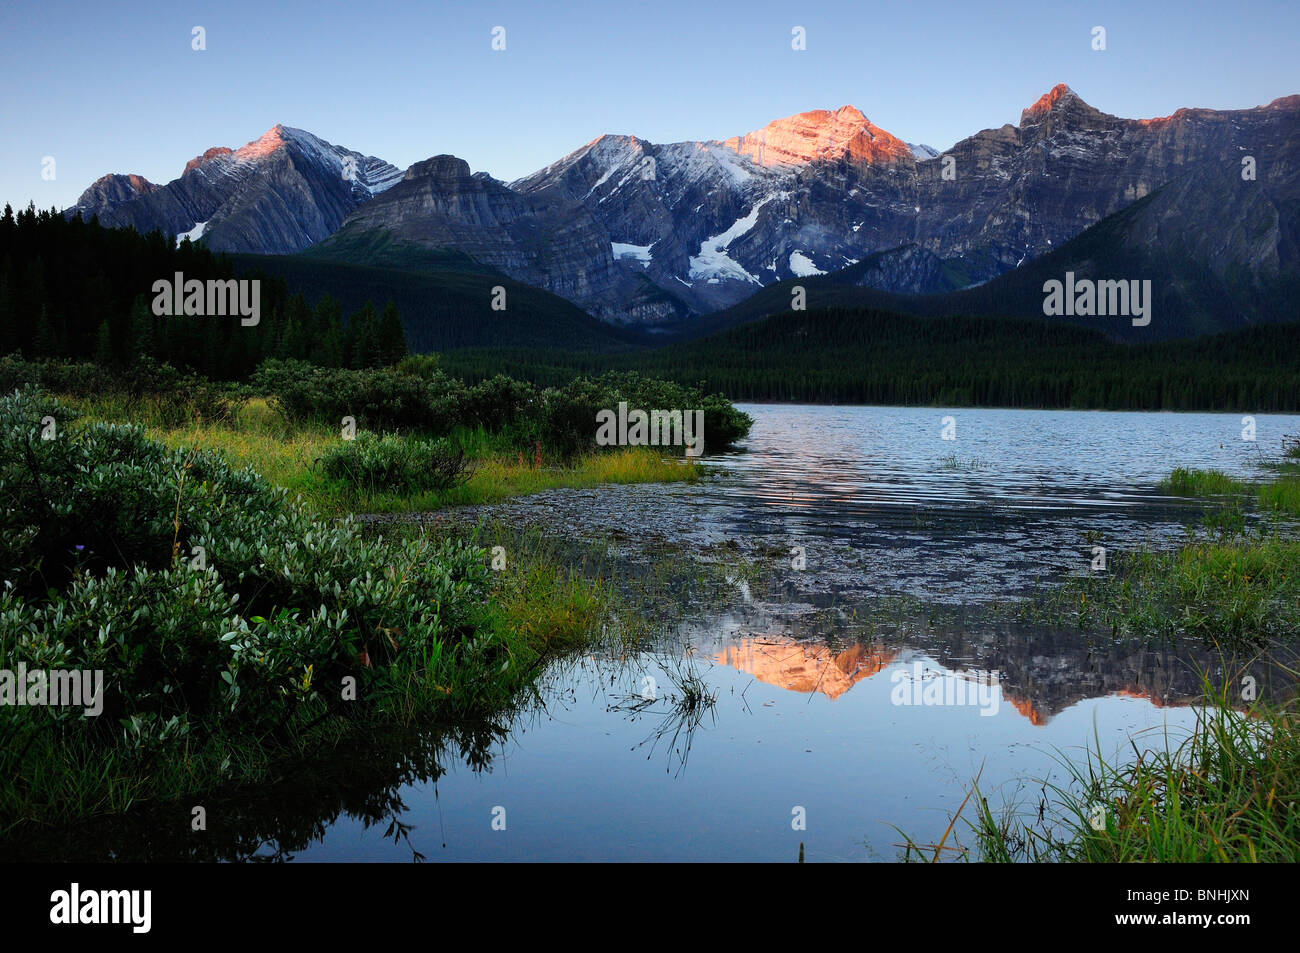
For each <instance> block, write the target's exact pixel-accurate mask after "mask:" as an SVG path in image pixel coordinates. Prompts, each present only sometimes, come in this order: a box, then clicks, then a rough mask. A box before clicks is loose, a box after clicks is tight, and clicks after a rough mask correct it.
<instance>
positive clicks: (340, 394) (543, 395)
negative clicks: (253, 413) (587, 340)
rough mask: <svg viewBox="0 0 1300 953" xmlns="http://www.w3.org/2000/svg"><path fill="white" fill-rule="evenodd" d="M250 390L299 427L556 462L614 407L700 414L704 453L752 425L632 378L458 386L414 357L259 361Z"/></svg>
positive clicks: (707, 402) (736, 414)
mask: <svg viewBox="0 0 1300 953" xmlns="http://www.w3.org/2000/svg"><path fill="white" fill-rule="evenodd" d="M403 368H405V370H407V371H410V372H411V373H405V372H403ZM253 386H254V387H256V388H260V389H261V390H262V392H264V393H270V394H273V395H275V397H276V398H277V399H278V401H279V403H280V405H281V407H282V408H283V409H284V410H285V412H286V413H288V414H289V415H290V416H291V417H294V418H297V419H314V420H318V421H321V420H323V421H329V422H330V423H331V424H332V425H337V424H339V423H340V422H341V421H342V419H343V418H344V417H352V418H354V419H355V420H356V422H357V424H358V426H360V427H364V428H367V429H370V430H401V431H415V432H421V433H426V434H429V435H431V436H436V437H442V436H448V435H450V434H451V433H453V431H455V430H456V429H458V428H467V429H473V428H482V429H483V430H485V431H486V432H488V433H491V434H500V435H503V436H504V437H505V438H506V439H505V442H506V443H507V444H511V445H513V446H516V447H518V448H519V449H521V450H530V449H532V447H533V444H534V443H535V442H540V443H541V444H543V446H545V447H546V448H547V449H548V450H550V451H555V452H559V453H560V454H563V455H569V454H575V453H580V452H586V451H592V450H595V449H597V445H596V442H595V441H596V426H597V425H596V415H597V413H598V412H599V411H601V410H616V409H617V407H618V405H619V402H620V401H626V402H627V404H628V406H629V408H630V409H633V408H636V409H642V410H646V411H650V410H664V411H682V412H683V414H685V413H688V412H691V411H695V410H701V411H703V415H704V417H703V419H704V442H705V446H706V448H708V449H713V450H718V449H722V448H724V447H727V446H730V445H731V444H733V443H735V442H736V441H737V440H739V439H741V438H742V437H744V436H745V435H746V434H747V433H749V428H750V427H751V426H752V425H753V420H752V419H751V418H750V417H749V416H748V415H746V414H744V413H742V412H740V411H738V410H737V409H736V408H735V407H733V406H732V404H731V402H730V401H729V400H727V399H726V398H725V397H723V396H722V395H721V394H705V393H704V392H703V391H702V390H701V389H700V388H698V387H688V386H685V385H682V384H677V383H674V382H671V381H661V380H654V379H651V378H644V377H641V376H639V375H637V374H606V375H604V376H603V377H599V378H594V379H593V378H578V379H576V380H574V381H571V382H569V383H568V384H566V385H564V386H563V387H557V388H548V389H547V390H544V391H540V390H538V389H537V388H536V387H535V386H533V385H532V384H529V383H527V382H524V381H518V380H513V379H511V378H509V377H505V376H503V375H497V376H496V377H493V378H490V379H488V380H484V381H481V382H480V383H478V384H475V385H473V386H472V387H470V386H466V385H465V384H464V383H463V382H461V381H459V380H456V379H455V378H451V377H448V376H447V375H446V374H445V373H443V372H442V371H440V370H438V369H437V368H436V366H434V362H428V361H421V360H418V359H414V358H412V359H408V360H407V362H406V363H404V364H403V365H402V366H401V367H399V368H398V369H396V370H394V369H391V368H386V369H382V370H340V369H334V368H321V367H315V366H313V365H310V364H305V363H303V362H298V361H267V362H266V363H265V364H263V365H262V367H261V368H260V369H259V370H258V372H257V374H256V375H254V380H253Z"/></svg>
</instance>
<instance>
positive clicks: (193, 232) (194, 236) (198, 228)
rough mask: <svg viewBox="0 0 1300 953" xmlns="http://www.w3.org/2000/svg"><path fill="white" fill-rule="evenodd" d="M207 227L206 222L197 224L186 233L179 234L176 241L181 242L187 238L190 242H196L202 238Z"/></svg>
mask: <svg viewBox="0 0 1300 953" xmlns="http://www.w3.org/2000/svg"><path fill="white" fill-rule="evenodd" d="M209 221H211V219H209ZM207 227H208V223H207V222H199V223H197V224H196V225H195V226H194V227H193V228H191V229H190V230H189V231H188V232H181V233H180V234H179V235H177V236H176V241H178V242H183V241H184V240H185V239H187V238H188V239H189V240H190V241H192V242H197V241H198V240H199V239H200V238H202V237H203V230H204V229H205V228H207Z"/></svg>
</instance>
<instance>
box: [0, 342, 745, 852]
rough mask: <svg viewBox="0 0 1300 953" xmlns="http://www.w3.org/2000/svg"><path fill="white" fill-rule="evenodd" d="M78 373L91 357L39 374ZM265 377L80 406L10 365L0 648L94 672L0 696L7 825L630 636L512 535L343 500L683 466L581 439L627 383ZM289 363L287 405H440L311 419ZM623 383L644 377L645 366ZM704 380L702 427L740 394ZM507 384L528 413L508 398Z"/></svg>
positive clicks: (421, 495)
mask: <svg viewBox="0 0 1300 953" xmlns="http://www.w3.org/2000/svg"><path fill="white" fill-rule="evenodd" d="M12 364H13V362H12V361H10V362H9V364H8V365H6V370H7V371H12V370H13V366H12ZM81 372H86V373H95V372H94V371H93V369H92V370H91V371H86V369H84V368H83V369H81V371H79V370H78V369H77V368H76V367H75V366H73V367H71V369H69V368H68V367H67V366H64V367H63V368H61V369H56V370H55V373H64V374H72V375H74V376H75V375H76V374H78V373H81ZM278 373H279V374H280V379H278V380H277V382H276V383H275V385H274V386H275V390H274V391H273V393H274V395H275V406H274V408H273V407H272V406H271V405H270V404H268V403H267V402H266V401H261V400H258V399H257V398H255V397H250V396H249V395H247V394H243V393H240V392H238V391H235V392H231V391H230V390H229V389H228V388H224V387H213V388H212V390H211V391H210V392H204V391H203V388H205V387H207V386H208V384H207V383H205V382H203V381H195V380H188V381H187V384H189V385H191V386H193V387H194V388H195V389H196V390H197V391H198V393H189V394H185V395H184V396H182V397H180V398H178V397H177V396H176V394H175V393H171V394H166V393H164V394H159V393H157V392H144V393H139V392H131V391H130V390H119V391H108V392H106V393H94V394H92V393H90V392H89V389H86V388H83V389H81V391H80V392H79V393H78V394H77V396H76V397H75V398H74V401H73V403H75V404H76V405H77V407H75V408H74V407H73V406H70V405H69V404H68V403H61V402H60V401H59V400H57V399H54V398H51V397H47V396H45V395H44V394H43V393H42V392H41V391H40V390H39V389H38V388H34V387H28V388H26V389H24V390H21V391H19V392H17V393H15V394H13V395H12V396H10V397H7V398H5V399H4V400H3V401H0V440H3V443H4V446H3V448H2V452H0V460H2V461H3V463H2V464H0V466H2V467H3V472H0V492H2V493H3V506H2V507H0V511H2V512H3V514H4V518H5V522H6V524H7V525H6V526H5V532H4V534H3V536H4V539H5V545H4V549H3V553H2V554H0V556H2V562H3V568H4V578H5V587H4V590H3V592H0V659H3V667H4V668H5V670H6V671H9V670H11V669H13V670H18V669H25V670H26V671H28V672H33V673H36V672H39V673H43V674H42V678H53V677H56V673H63V672H80V671H83V670H84V671H94V672H98V673H103V675H104V676H105V678H104V682H105V684H106V691H105V692H104V694H103V697H102V698H98V699H97V702H99V703H101V707H102V710H101V711H99V712H97V713H96V715H95V716H93V717H92V716H86V715H85V714H84V713H83V712H82V711H81V709H80V708H79V707H78V708H72V707H68V706H62V705H57V704H49V703H47V702H49V701H53V700H52V699H47V698H46V696H45V693H44V689H43V688H42V689H41V692H40V697H39V698H37V696H35V695H33V694H31V693H30V692H28V694H27V695H26V698H27V699H31V700H35V701H36V702H37V704H33V705H24V706H21V707H20V706H16V705H13V704H12V700H10V703H8V704H6V705H5V706H4V707H3V709H2V710H0V717H2V718H3V723H2V725H0V731H3V734H4V744H3V746H0V761H3V766H4V768H5V777H6V778H8V779H9V780H8V782H6V783H5V784H4V785H3V789H2V791H0V830H2V831H4V834H5V837H6V839H8V838H13V837H16V836H18V835H19V834H20V833H22V834H23V835H24V837H26V836H27V834H29V833H30V831H31V830H32V829H33V828H40V829H42V830H45V831H46V832H47V833H49V832H50V831H52V830H68V829H73V828H77V827H83V826H84V825H85V824H86V823H88V822H89V823H94V824H96V826H98V824H97V821H96V819H102V818H104V817H106V816H120V815H124V814H126V813H127V812H130V811H134V810H137V809H138V808H139V807H141V806H143V805H148V804H162V805H166V804H172V805H175V804H179V803H181V802H182V801H185V802H190V801H196V802H202V801H203V800H204V799H207V798H213V799H215V800H225V801H226V802H227V803H228V802H229V798H230V797H231V796H237V795H232V794H231V792H239V791H241V790H243V791H247V790H248V789H249V788H250V787H251V786H267V785H269V786H276V785H277V784H278V783H279V781H280V779H282V778H283V777H284V776H285V773H286V772H290V773H292V772H295V771H298V770H300V769H301V768H302V765H303V764H304V763H309V762H312V761H314V760H319V759H321V758H328V757H331V756H332V754H331V753H332V752H334V751H335V749H337V748H338V747H339V746H340V745H343V744H350V745H356V744H358V743H360V742H363V741H364V740H365V739H371V741H372V742H373V741H374V740H375V739H377V738H379V737H380V736H387V735H392V734H393V733H395V732H410V731H413V730H415V729H417V728H426V729H430V730H433V729H436V728H439V727H440V726H453V727H457V728H459V727H461V726H467V725H474V724H490V723H491V722H492V721H493V720H494V719H499V718H501V717H503V713H507V712H510V711H512V710H514V707H515V706H516V705H517V704H518V703H519V700H520V698H521V696H522V695H523V694H525V693H526V690H527V689H528V687H529V686H530V685H532V684H533V683H534V682H535V680H536V679H537V677H538V676H539V674H540V673H541V672H542V671H543V670H544V668H545V666H546V664H547V663H548V662H549V661H550V660H552V659H555V658H560V657H564V656H565V655H568V654H571V653H572V652H573V651H575V650H577V649H579V648H582V647H584V646H587V645H590V644H592V643H593V642H594V641H595V640H597V639H605V640H613V641H615V642H616V641H617V640H618V639H619V638H621V637H622V636H621V634H620V632H619V630H617V629H616V627H614V626H612V625H610V624H609V618H610V614H611V605H610V598H611V593H610V590H609V587H608V585H606V584H605V583H603V582H602V581H601V580H600V579H591V578H587V577H584V576H582V575H581V574H579V573H576V572H574V571H573V570H571V569H570V568H568V567H566V566H563V565H560V564H558V563H555V562H550V561H547V560H546V559H545V558H543V557H542V556H541V555H540V554H539V553H530V552H529V551H527V550H524V549H518V548H516V549H515V550H514V551H512V553H511V558H510V559H509V560H508V561H505V560H502V562H501V564H500V565H497V564H496V560H494V559H493V558H492V554H490V553H489V552H488V551H487V550H485V549H483V548H482V547H479V546H476V545H475V544H474V542H473V540H464V539H452V538H448V537H445V536H434V535H431V534H427V533H418V532H414V533H413V532H396V533H389V534H375V533H367V532H364V531H363V528H362V527H361V526H359V525H358V524H357V523H356V522H355V521H353V520H351V519H350V518H343V519H342V520H339V519H337V518H335V517H336V516H337V514H339V513H340V511H346V510H349V509H350V508H352V507H356V506H358V505H362V504H365V505H367V506H375V505H376V504H379V507H380V508H382V506H383V505H384V504H385V503H386V504H387V505H390V506H392V507H408V506H412V505H419V506H423V505H442V504H445V503H447V502H449V501H451V500H455V499H482V498H486V499H495V498H500V497H503V496H507V495H509V494H511V493H515V492H519V491H521V490H527V489H529V488H532V487H537V486H563V485H580V486H582V485H593V484H596V483H599V482H617V481H631V480H674V481H676V480H685V481H690V480H693V479H696V478H697V477H696V473H697V468H696V466H695V464H694V463H693V461H685V462H679V461H677V460H674V459H672V458H665V457H664V456H663V452H662V451H658V450H654V449H642V448H614V449H612V450H610V451H606V452H603V453H596V452H583V451H582V450H581V445H580V444H578V445H577V446H575V445H573V443H572V442H574V441H578V440H580V438H581V429H579V428H581V427H582V426H585V427H586V430H587V432H588V436H589V434H590V431H591V430H592V429H593V424H592V421H593V420H594V413H592V412H589V410H590V407H589V402H596V403H598V404H599V403H601V402H605V403H607V402H608V400H609V398H611V397H612V398H615V399H617V398H619V397H621V396H626V395H625V394H624V393H623V392H621V391H619V390H617V389H611V386H610V382H603V383H587V382H580V383H579V385H576V386H582V387H584V388H585V390H584V391H583V392H582V393H578V392H577V390H576V388H575V389H570V390H569V391H567V392H565V393H557V392H547V393H546V394H545V395H539V394H537V393H536V392H534V391H533V390H532V389H531V388H527V387H514V386H513V383H512V382H509V381H505V380H504V379H501V380H498V381H494V382H489V383H488V384H487V385H485V386H483V387H480V388H477V389H467V388H463V387H462V388H461V389H460V391H456V389H455V388H454V387H453V388H450V390H451V391H452V393H451V397H450V398H449V397H448V396H447V394H446V393H444V391H445V390H447V389H448V388H446V387H444V385H445V384H446V381H445V379H443V378H441V377H440V376H439V375H434V374H424V375H422V376H421V375H416V374H410V373H398V372H393V373H389V372H355V373H353V372H341V371H337V370H335V371H326V370H323V369H320V368H310V367H306V366H301V367H294V368H288V369H284V370H281V371H279V372H278ZM304 381H306V382H307V383H309V384H310V385H311V386H312V387H315V388H317V390H315V391H313V392H312V394H309V395H308V396H302V395H300V396H299V400H300V403H301V402H302V401H307V402H308V403H309V404H310V401H313V400H324V399H325V396H324V395H328V397H329V399H332V400H339V399H343V400H345V401H347V400H351V401H352V402H353V404H352V406H354V407H356V408H357V414H358V415H359V419H360V420H361V422H362V423H363V424H376V423H378V424H383V423H384V422H385V420H386V419H387V420H388V421H389V422H392V420H391V418H392V416H393V415H398V416H400V415H401V414H407V413H422V414H425V415H428V414H430V413H432V411H431V410H430V409H429V407H428V406H425V404H427V403H428V401H429V399H430V398H431V396H432V395H433V394H434V393H437V394H440V395H441V397H440V399H442V400H443V403H442V404H439V405H437V406H436V407H435V408H434V410H437V411H439V412H441V413H443V414H444V418H443V423H442V425H441V428H440V429H439V428H433V429H432V430H425V431H415V432H412V431H406V432H397V433H392V434H390V435H387V436H379V435H372V434H370V433H368V432H367V431H366V430H364V429H363V430H361V431H359V433H358V434H356V435H355V436H357V437H358V439H352V440H349V439H347V436H348V435H345V434H340V433H334V434H333V435H332V436H327V434H329V430H328V429H327V425H326V424H324V422H323V419H324V418H322V416H321V414H320V413H317V412H315V411H312V410H310V407H309V408H308V409H307V410H304V409H303V408H302V407H301V406H300V407H299V411H298V412H294V411H289V410H286V409H285V408H286V405H289V403H290V400H291V399H292V398H291V397H290V396H288V395H289V394H291V393H292V388H293V387H294V386H298V385H303V382H304ZM624 383H628V384H629V386H636V387H639V388H641V390H640V391H638V392H637V393H638V394H639V395H641V396H645V395H646V394H647V389H649V388H655V387H656V386H657V384H656V382H652V381H636V382H634V384H633V383H632V382H624ZM345 385H351V387H352V391H351V392H350V394H343V395H342V396H341V395H340V392H341V388H343V387H344V386H345ZM303 386H306V385H303ZM431 388H432V389H431ZM381 391H382V393H381ZM394 391H398V392H400V394H401V396H402V400H399V401H397V402H394V401H393V400H391V399H389V398H391V397H392V394H393V392H394ZM502 391H504V392H505V393H506V396H503V395H502ZM674 394H675V395H677V396H681V397H683V399H688V398H693V397H694V396H695V395H694V394H693V393H692V392H690V391H684V390H681V389H676V390H675V391H674ZM702 400H703V399H702ZM709 400H711V401H712V403H711V406H712V408H713V416H714V430H713V431H712V432H713V436H714V438H715V439H717V437H718V434H719V432H720V431H719V430H718V429H717V424H718V420H719V419H721V420H724V421H731V422H734V423H737V424H739V425H740V426H741V427H742V432H743V425H744V418H743V417H742V416H739V415H735V414H734V413H732V412H731V411H730V408H729V405H723V404H719V403H718V402H717V401H716V400H713V399H709ZM367 401H369V402H368V403H367ZM448 401H451V402H450V403H448ZM474 401H478V403H479V409H478V411H476V412H474V413H471V412H469V411H468V410H467V407H468V405H469V404H471V403H473V402H474ZM494 401H495V402H494ZM511 401H513V402H514V404H511V403H510V402H511ZM422 402H423V403H422ZM705 402H707V401H705ZM517 404H533V405H535V409H536V411H537V413H536V414H535V415H534V416H532V417H530V416H529V415H528V414H526V413H522V412H520V413H518V414H515V413H514V412H512V411H511V412H508V411H510V408H511V407H514V410H516V411H517V410H519V408H518V406H515V405H517ZM77 408H79V409H77ZM503 408H505V409H504V410H503ZM317 409H319V408H317ZM205 410H207V411H212V413H211V416H208V417H205V414H204V411H205ZM457 413H459V414H462V415H463V416H462V417H457V416H455V415H456V414H457ZM385 414H387V415H389V417H388V418H385V416H384V415H385ZM493 414H496V415H497V417H496V420H497V421H498V423H499V424H500V425H499V426H492V425H491V423H490V422H489V421H490V420H491V419H493V418H492V415H493ZM447 415H450V416H447ZM719 415H720V416H719ZM347 416H352V415H347ZM357 419H358V418H357V417H352V420H353V422H354V423H355V421H356V420H357ZM459 420H464V421H466V423H465V424H464V425H462V424H460V423H456V422H455V421H459ZM515 420H518V421H521V422H522V423H521V424H520V425H519V426H511V425H510V422H513V421H515ZM584 420H585V421H586V423H585V424H583V421H584ZM110 421H112V422H110ZM146 428H147V429H146ZM566 428H572V429H566ZM706 433H707V431H706ZM525 437H527V438H529V439H530V442H531V445H532V448H533V450H534V453H535V456H534V459H533V460H532V461H531V465H529V463H526V462H522V461H521V462H519V463H518V464H515V463H514V462H512V461H511V460H510V459H509V457H508V456H507V450H508V449H510V450H513V449H514V448H516V447H517V446H518V445H519V444H520V443H521V441H522V439H523V438H525ZM155 438H156V439H155ZM706 439H707V437H706ZM588 442H589V441H588ZM543 453H548V454H551V455H552V456H551V458H552V460H554V462H555V465H554V466H553V467H551V468H546V467H545V466H544V465H543V463H542V461H541V460H540V459H539V458H540V457H541V456H542V454H543ZM258 469H262V470H266V471H268V472H270V473H272V474H274V476H275V478H278V479H273V480H267V479H265V478H264V477H263V476H262V475H261V474H259V472H258ZM475 479H477V480H478V481H479V482H478V483H477V484H475V483H474V480H475ZM276 482H280V483H283V484H287V485H288V489H286V488H285V487H284V486H276V485H275V483H276ZM291 490H292V491H296V492H291ZM457 494H459V495H457ZM44 684H45V682H44V681H42V682H41V685H42V686H43V685H44ZM23 689H24V691H26V689H27V686H23ZM197 806H198V807H202V803H199V804H198V805H197ZM200 815H203V818H202V819H200ZM192 824H193V826H192V827H191V829H193V830H197V829H201V828H202V826H203V825H205V824H206V808H203V810H202V811H198V812H195V817H194V818H193V819H192Z"/></svg>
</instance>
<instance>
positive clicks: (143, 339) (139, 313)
mask: <svg viewBox="0 0 1300 953" xmlns="http://www.w3.org/2000/svg"><path fill="white" fill-rule="evenodd" d="M154 346H155V345H154V334H153V311H152V310H151V309H150V306H149V302H148V300H147V299H146V297H145V296H144V295H136V298H135V301H134V303H133V304H132V305H131V342H130V345H129V352H130V353H129V355H128V356H129V357H130V359H131V361H132V362H133V363H134V362H135V361H137V360H139V359H140V358H142V357H154V356H155V355H154Z"/></svg>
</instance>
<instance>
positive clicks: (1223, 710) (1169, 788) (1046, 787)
mask: <svg viewBox="0 0 1300 953" xmlns="http://www.w3.org/2000/svg"><path fill="white" fill-rule="evenodd" d="M1230 684H1232V682H1231V681H1228V682H1225V685H1224V690H1221V691H1215V690H1214V689H1212V688H1210V687H1209V685H1208V682H1207V687H1206V697H1205V699H1204V702H1203V707H1201V708H1199V709H1198V711H1197V716H1196V724H1195V726H1194V727H1193V729H1192V730H1191V732H1190V733H1189V734H1187V735H1186V737H1184V738H1181V739H1178V738H1166V739H1165V743H1164V744H1163V745H1153V746H1151V748H1152V749H1153V750H1150V751H1147V750H1139V748H1138V747H1137V745H1134V746H1133V752H1134V757H1132V758H1131V759H1120V758H1118V757H1115V756H1106V755H1104V754H1103V752H1102V750H1101V745H1100V742H1098V743H1097V744H1096V745H1095V746H1094V747H1093V748H1091V749H1090V750H1089V752H1088V755H1087V757H1086V758H1085V759H1084V760H1083V761H1082V762H1079V761H1076V760H1073V759H1069V758H1067V757H1064V756H1062V757H1061V758H1060V761H1061V763H1062V765H1063V766H1064V768H1065V770H1066V773H1067V776H1068V780H1067V781H1065V782H1064V783H1061V784H1057V783H1054V782H1050V781H1037V782H1035V784H1036V785H1041V787H1040V791H1041V794H1040V796H1039V798H1038V801H1037V803H1036V804H1029V805H1018V804H1010V805H1004V806H1003V807H1001V808H999V809H996V810H995V809H994V808H993V807H992V806H990V804H989V802H988V800H987V799H986V798H984V797H983V796H982V795H980V793H979V790H978V781H977V782H976V783H975V784H974V785H972V788H971V793H972V794H973V795H974V796H973V797H968V798H967V800H966V802H964V803H963V805H962V808H961V810H959V811H958V815H957V816H956V817H954V818H953V823H954V824H955V823H956V821H957V819H958V817H960V815H961V812H962V811H964V810H965V809H966V808H967V806H968V805H972V804H973V809H972V813H973V815H974V817H973V819H972V820H970V821H968V823H967V828H968V832H969V833H970V834H971V835H973V838H974V843H973V845H972V846H969V847H967V846H963V845H961V844H959V843H957V842H956V841H955V840H954V841H953V843H952V844H951V845H949V844H948V843H946V842H945V841H946V837H945V841H940V843H939V844H929V845H918V844H916V843H915V842H913V841H912V840H911V839H908V840H907V841H906V843H905V844H903V845H900V846H903V847H904V850H905V855H906V859H909V860H915V859H921V860H931V861H934V860H947V859H955V860H966V861H969V860H981V861H990V862H1003V863H1006V862H1025V861H1028V862H1037V863H1043V862H1071V863H1214V862H1218V863H1256V862H1291V863H1294V862H1295V861H1297V860H1300V720H1297V716H1296V713H1295V712H1294V711H1292V710H1288V709H1286V708H1284V707H1277V706H1265V705H1258V706H1254V707H1252V708H1250V709H1249V710H1248V711H1245V712H1241V711H1237V710H1236V709H1235V706H1234V704H1233V701H1232V699H1231V698H1230V697H1229V696H1228V694H1227V691H1226V689H1227V686H1228V685H1230ZM951 830H952V827H951V826H950V828H949V831H950V832H951Z"/></svg>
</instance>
